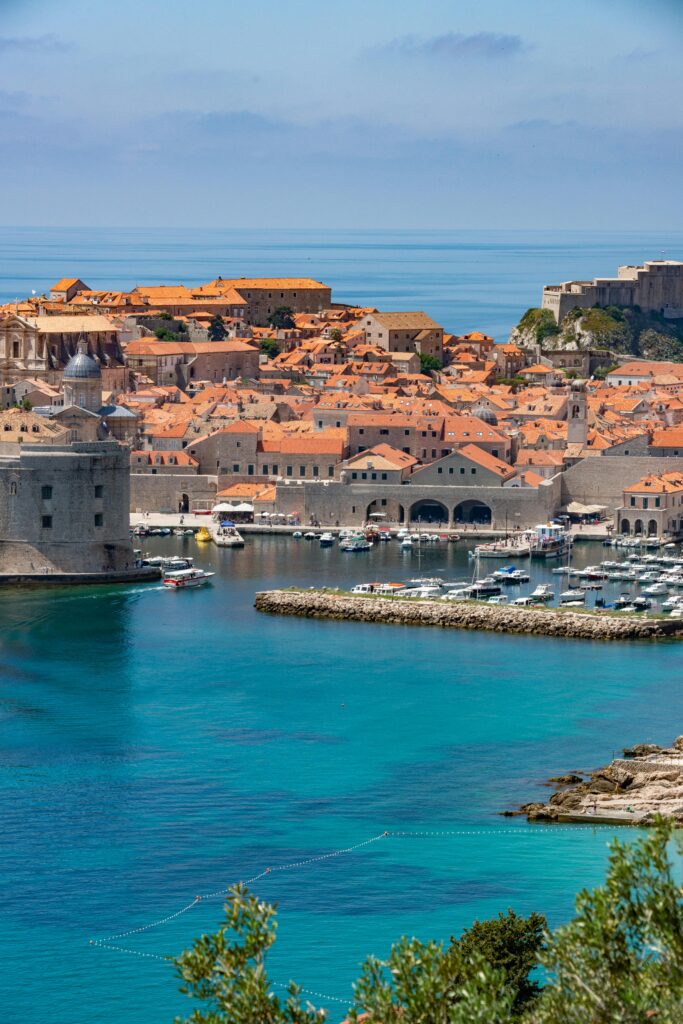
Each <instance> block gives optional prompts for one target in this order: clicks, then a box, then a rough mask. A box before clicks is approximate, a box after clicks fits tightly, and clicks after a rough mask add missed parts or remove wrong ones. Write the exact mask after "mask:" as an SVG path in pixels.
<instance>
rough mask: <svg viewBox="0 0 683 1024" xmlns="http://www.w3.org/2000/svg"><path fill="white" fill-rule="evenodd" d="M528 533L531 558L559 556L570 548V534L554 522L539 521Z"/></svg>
mask: <svg viewBox="0 0 683 1024" xmlns="http://www.w3.org/2000/svg"><path fill="white" fill-rule="evenodd" d="M528 534H529V541H530V544H531V557H532V558H559V557H560V556H561V555H565V554H567V552H568V551H569V550H570V549H571V545H572V536H571V534H570V533H569V531H568V530H565V528H564V527H563V526H557V525H556V524H555V523H539V525H538V526H536V527H535V528H534V529H533V530H529V531H528Z"/></svg>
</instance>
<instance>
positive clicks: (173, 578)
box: [163, 569, 216, 590]
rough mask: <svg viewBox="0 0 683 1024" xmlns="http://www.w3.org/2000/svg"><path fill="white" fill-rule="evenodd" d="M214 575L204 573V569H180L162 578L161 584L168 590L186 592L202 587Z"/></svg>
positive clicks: (213, 573)
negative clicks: (192, 588) (191, 588)
mask: <svg viewBox="0 0 683 1024" xmlns="http://www.w3.org/2000/svg"><path fill="white" fill-rule="evenodd" d="M215 575H216V574H215V572H206V570H205V569H181V570H180V571H179V572H169V573H168V574H167V575H166V576H164V579H163V584H164V586H165V587H167V588H168V590H187V589H189V588H190V587H202V586H204V584H205V583H208V582H209V580H210V579H211V577H212V576H215Z"/></svg>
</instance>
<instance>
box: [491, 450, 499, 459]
mask: <svg viewBox="0 0 683 1024" xmlns="http://www.w3.org/2000/svg"><path fill="white" fill-rule="evenodd" d="M491 455H493V456H494V458H496V459H497V458H498V449H497V448H494V449H493V451H492V452H491Z"/></svg>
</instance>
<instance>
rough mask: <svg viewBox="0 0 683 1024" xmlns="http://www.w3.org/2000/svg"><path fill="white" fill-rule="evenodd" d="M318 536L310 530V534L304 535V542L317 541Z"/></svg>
mask: <svg viewBox="0 0 683 1024" xmlns="http://www.w3.org/2000/svg"><path fill="white" fill-rule="evenodd" d="M317 536H318V534H317V533H315V532H314V531H313V530H308V532H307V533H305V534H304V540H315V538H316V537H317Z"/></svg>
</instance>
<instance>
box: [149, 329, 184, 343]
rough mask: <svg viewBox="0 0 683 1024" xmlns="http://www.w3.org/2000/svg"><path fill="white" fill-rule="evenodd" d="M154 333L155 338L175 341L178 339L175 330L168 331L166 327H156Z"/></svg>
mask: <svg viewBox="0 0 683 1024" xmlns="http://www.w3.org/2000/svg"><path fill="white" fill-rule="evenodd" d="M154 333H155V335H156V336H157V338H158V339H159V341H177V340H178V335H177V334H176V332H175V331H169V330H167V328H166V327H157V329H156V330H155V332H154Z"/></svg>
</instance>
